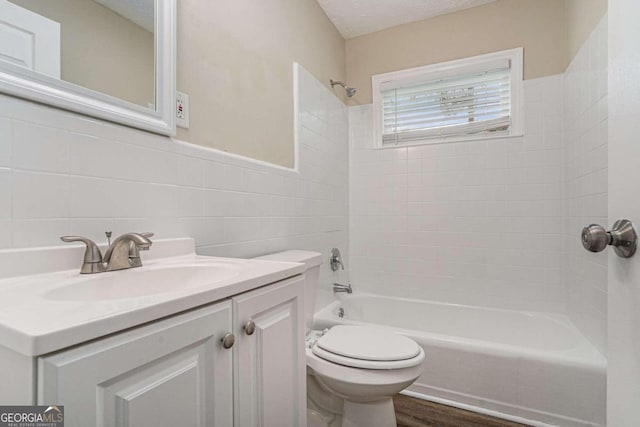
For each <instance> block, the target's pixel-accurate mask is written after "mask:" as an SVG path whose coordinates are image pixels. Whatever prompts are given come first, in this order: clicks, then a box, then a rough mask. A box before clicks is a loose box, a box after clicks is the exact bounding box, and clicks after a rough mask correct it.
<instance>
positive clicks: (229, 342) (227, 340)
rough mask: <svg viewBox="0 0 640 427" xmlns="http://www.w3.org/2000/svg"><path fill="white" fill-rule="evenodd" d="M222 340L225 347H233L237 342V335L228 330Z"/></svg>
mask: <svg viewBox="0 0 640 427" xmlns="http://www.w3.org/2000/svg"><path fill="white" fill-rule="evenodd" d="M220 341H221V342H222V346H223V347H224V348H231V347H233V345H234V344H235V343H236V337H235V336H234V335H233V334H232V333H231V332H227V333H226V334H224V336H223V337H222V339H221V340H220Z"/></svg>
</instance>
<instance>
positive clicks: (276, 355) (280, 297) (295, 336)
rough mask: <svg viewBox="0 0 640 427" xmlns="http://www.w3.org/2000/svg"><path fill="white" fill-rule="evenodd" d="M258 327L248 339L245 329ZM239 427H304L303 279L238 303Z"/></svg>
mask: <svg viewBox="0 0 640 427" xmlns="http://www.w3.org/2000/svg"><path fill="white" fill-rule="evenodd" d="M249 321H253V322H254V323H255V332H254V333H253V334H251V335H248V334H247V332H246V331H245V330H244V329H243V327H244V326H245V325H246V324H247V322H249ZM233 328H234V333H235V335H236V337H237V338H238V339H237V341H236V345H237V348H236V349H235V355H234V357H235V358H236V360H235V363H236V364H235V367H236V371H235V375H236V388H235V396H234V397H235V400H234V408H235V414H236V415H235V426H236V427H258V426H259V427H304V426H306V425H307V421H306V401H307V397H306V396H307V389H306V375H305V373H306V360H305V348H304V335H305V329H304V328H305V327H304V278H303V277H302V276H298V277H294V278H292V279H288V280H285V281H283V282H281V283H278V284H275V285H271V286H267V287H265V288H262V289H258V290H255V291H252V292H248V293H246V294H243V295H239V296H237V297H235V298H233Z"/></svg>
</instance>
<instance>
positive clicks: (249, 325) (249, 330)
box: [242, 320, 256, 335]
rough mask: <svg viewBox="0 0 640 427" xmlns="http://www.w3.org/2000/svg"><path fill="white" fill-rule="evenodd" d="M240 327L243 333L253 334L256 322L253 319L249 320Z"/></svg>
mask: <svg viewBox="0 0 640 427" xmlns="http://www.w3.org/2000/svg"><path fill="white" fill-rule="evenodd" d="M242 329H244V333H245V334H247V335H253V333H254V332H255V331H256V322H254V321H253V320H249V321H248V322H247V323H246V324H245V325H244V326H243V327H242Z"/></svg>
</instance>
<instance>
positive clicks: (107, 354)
mask: <svg viewBox="0 0 640 427" xmlns="http://www.w3.org/2000/svg"><path fill="white" fill-rule="evenodd" d="M230 330H231V303H230V302H229V301H226V302H223V303H220V304H216V305H213V306H209V307H205V308H202V309H198V310H194V311H191V312H188V313H185V314H182V315H179V316H175V317H172V318H169V319H165V320H162V321H158V322H155V323H152V324H149V325H147V326H143V327H140V328H136V329H133V330H131V331H128V332H124V333H121V334H118V335H114V336H112V337H110V338H105V339H102V340H99V341H96V342H93V343H90V344H86V345H83V346H80V347H77V348H74V349H71V350H67V351H63V352H61V353H58V354H55V355H52V356H47V357H41V358H39V359H38V403H39V404H42V405H48V404H61V405H65V408H64V409H65V418H66V419H65V421H66V424H65V425H66V426H67V427H90V426H96V427H115V426H118V427H126V426H129V427H164V426H166V427H175V426H181V427H182V426H185V427H187V426H188V427H191V426H193V427H200V426H202V427H205V426H206V427H211V426H220V427H229V426H230V425H232V422H233V421H232V419H233V403H232V398H233V374H232V363H233V357H232V353H233V352H232V351H231V350H230V349H229V350H227V349H224V348H223V347H222V344H221V341H220V340H221V338H222V336H223V335H224V334H225V333H227V332H229V331H230Z"/></svg>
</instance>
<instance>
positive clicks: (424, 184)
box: [349, 75, 564, 311]
mask: <svg viewBox="0 0 640 427" xmlns="http://www.w3.org/2000/svg"><path fill="white" fill-rule="evenodd" d="M562 88H563V76H562V75H559V76H552V77H547V78H542V79H537V80H528V81H526V82H525V116H526V117H525V123H526V137H519V138H509V139H494V140H485V141H473V142H463V143H449V144H439V145H422V146H414V147H402V148H391V149H384V150H374V149H372V145H373V142H372V139H373V138H372V124H371V121H372V108H371V106H370V105H365V106H360V107H352V108H350V111H349V118H350V129H351V130H350V133H351V135H350V138H351V160H350V164H351V170H350V178H351V206H350V223H351V225H350V236H351V238H350V241H351V278H352V283H353V285H354V287H355V288H356V289H358V290H360V291H369V292H374V293H380V294H385V295H396V296H403V297H416V298H424V299H429V300H439V301H447V302H453V303H463V304H479V305H488V306H497V307H505V308H514V309H535V310H547V311H561V310H563V309H564V286H563V278H562V266H561V261H562V249H563V248H562V243H563V239H562V234H563V232H562V225H563V222H562V209H563V191H562V187H563V185H562V184H563V174H562V167H563V163H562V154H563V152H562V113H563V111H562V98H563V90H562Z"/></svg>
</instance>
